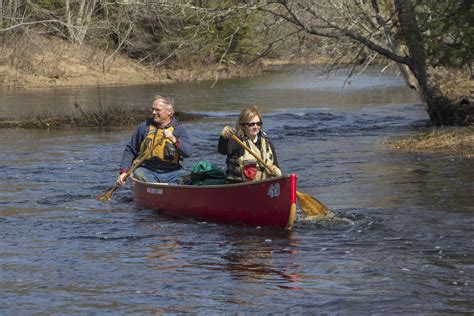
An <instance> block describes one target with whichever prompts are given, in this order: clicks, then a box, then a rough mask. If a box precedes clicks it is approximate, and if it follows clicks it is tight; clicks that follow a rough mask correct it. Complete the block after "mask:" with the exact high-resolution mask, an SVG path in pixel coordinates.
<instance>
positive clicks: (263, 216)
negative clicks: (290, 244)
mask: <svg viewBox="0 0 474 316" xmlns="http://www.w3.org/2000/svg"><path fill="white" fill-rule="evenodd" d="M296 177H297V176H296V175H295V174H290V175H287V176H282V177H278V178H272V179H268V180H264V181H259V182H246V183H237V184H225V185H201V186H197V185H168V184H163V183H147V182H142V181H138V180H136V179H134V178H133V177H132V181H131V183H132V190H133V194H134V199H135V203H136V204H137V205H138V206H140V207H142V208H148V209H156V210H159V211H160V212H162V213H165V214H170V215H174V216H183V217H193V218H198V219H202V220H206V221H212V222H217V223H225V224H244V225H251V226H261V227H280V228H285V229H291V228H292V226H293V223H294V221H295V214H296Z"/></svg>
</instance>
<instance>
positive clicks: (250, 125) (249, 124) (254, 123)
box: [242, 122, 262, 127]
mask: <svg viewBox="0 0 474 316" xmlns="http://www.w3.org/2000/svg"><path fill="white" fill-rule="evenodd" d="M242 125H245V126H247V127H252V126H254V125H257V126H262V122H252V123H242Z"/></svg>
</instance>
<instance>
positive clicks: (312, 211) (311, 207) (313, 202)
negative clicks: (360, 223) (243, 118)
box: [232, 134, 331, 216]
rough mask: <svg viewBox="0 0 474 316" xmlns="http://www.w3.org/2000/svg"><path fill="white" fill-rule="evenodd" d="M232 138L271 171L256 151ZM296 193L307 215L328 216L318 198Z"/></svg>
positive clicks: (234, 136)
mask: <svg viewBox="0 0 474 316" xmlns="http://www.w3.org/2000/svg"><path fill="white" fill-rule="evenodd" d="M232 139H233V140H235V141H236V142H237V143H238V144H239V145H240V146H242V148H244V149H245V150H247V151H248V152H249V153H250V154H251V155H252V156H254V157H255V158H256V159H257V160H258V161H259V162H260V163H261V164H263V165H264V166H265V168H267V169H268V170H269V171H270V172H271V169H270V165H269V164H267V163H266V162H265V161H264V160H263V159H262V158H260V156H259V155H257V153H255V152H253V151H252V149H250V148H249V146H247V145H245V143H244V142H242V141H241V140H240V139H239V138H238V137H237V136H236V135H235V134H233V135H232ZM296 194H297V197H298V201H300V206H301V209H302V210H303V212H305V213H306V214H307V215H320V216H321V215H322V216H328V214H331V212H330V211H329V209H328V208H327V207H326V206H325V205H324V204H323V203H321V202H320V201H319V200H318V199H316V198H314V197H311V196H309V195H307V194H305V193H302V192H299V191H296ZM303 202H304V203H303Z"/></svg>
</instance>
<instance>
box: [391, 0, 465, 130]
mask: <svg viewBox="0 0 474 316" xmlns="http://www.w3.org/2000/svg"><path fill="white" fill-rule="evenodd" d="M394 5H395V10H396V15H397V17H398V22H399V27H400V29H399V33H400V35H401V38H402V39H403V40H404V41H405V44H406V47H407V50H408V59H409V63H408V67H409V69H410V70H411V72H412V73H413V75H414V76H415V78H416V81H417V87H416V88H417V90H418V93H419V95H420V98H421V101H422V102H423V105H424V106H425V109H426V111H427V112H428V115H429V117H430V120H431V121H432V122H433V123H435V124H437V125H451V124H458V123H459V122H457V120H459V119H458V118H457V117H456V113H455V112H456V111H455V107H454V106H453V104H452V102H451V101H450V100H449V99H448V98H447V97H445V96H444V95H443V94H442V92H441V90H440V89H439V87H438V86H436V84H435V83H434V82H430V83H428V74H427V60H426V51H425V47H424V44H423V37H422V35H421V31H420V28H419V26H418V22H417V20H416V16H415V7H414V4H413V2H412V0H394Z"/></svg>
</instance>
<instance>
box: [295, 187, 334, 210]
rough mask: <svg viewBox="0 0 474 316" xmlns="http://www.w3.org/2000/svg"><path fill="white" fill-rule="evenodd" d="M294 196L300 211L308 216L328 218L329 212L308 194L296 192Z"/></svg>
mask: <svg viewBox="0 0 474 316" xmlns="http://www.w3.org/2000/svg"><path fill="white" fill-rule="evenodd" d="M296 196H297V197H298V203H299V204H300V207H301V210H302V211H303V212H305V213H306V215H308V216H328V215H329V214H330V212H331V211H330V210H329V209H328V208H327V207H326V206H325V205H324V204H323V203H321V202H320V201H318V200H317V199H316V198H314V197H312V196H310V195H308V194H305V193H302V192H299V191H296Z"/></svg>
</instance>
